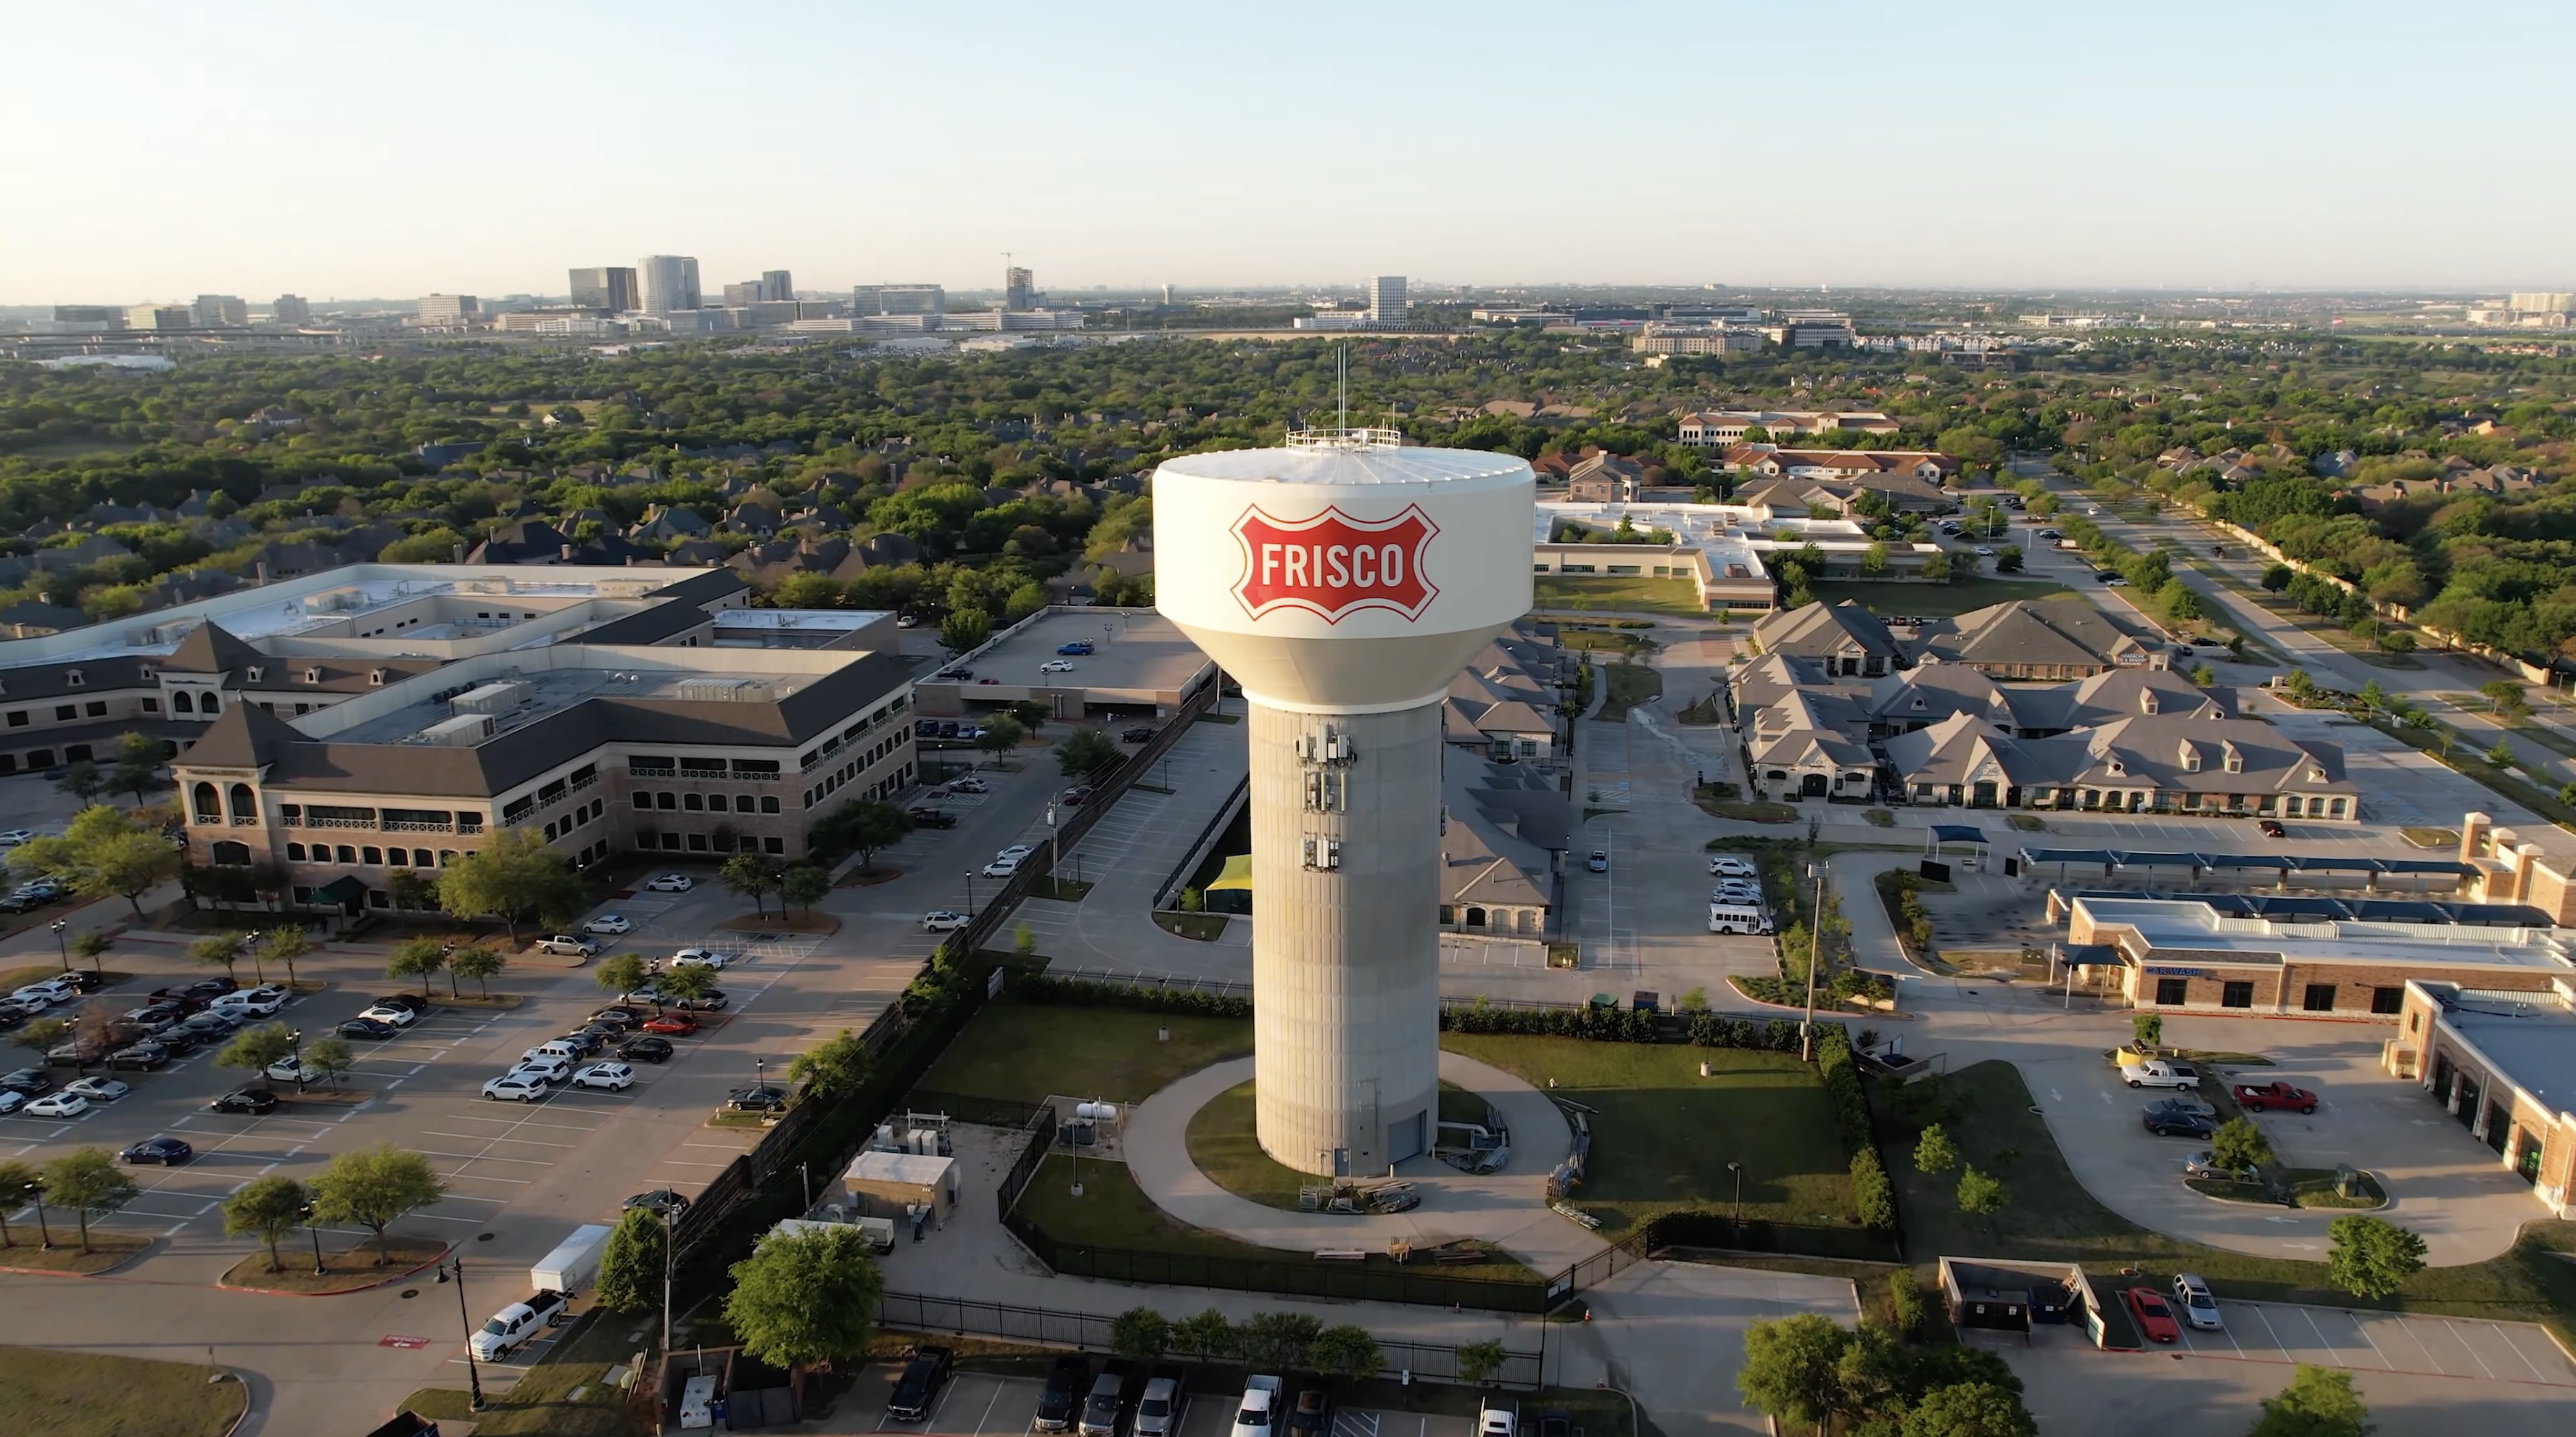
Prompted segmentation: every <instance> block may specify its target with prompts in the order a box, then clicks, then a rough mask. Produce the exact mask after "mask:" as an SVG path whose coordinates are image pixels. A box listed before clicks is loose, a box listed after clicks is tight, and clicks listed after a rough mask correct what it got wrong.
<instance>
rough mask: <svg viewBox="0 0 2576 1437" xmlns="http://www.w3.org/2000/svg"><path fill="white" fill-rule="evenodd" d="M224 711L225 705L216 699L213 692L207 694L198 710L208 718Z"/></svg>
mask: <svg viewBox="0 0 2576 1437" xmlns="http://www.w3.org/2000/svg"><path fill="white" fill-rule="evenodd" d="M223 711H224V706H223V705H222V704H221V703H220V702H218V701H217V700H216V698H215V696H214V695H213V694H208V695H206V701H205V703H204V704H202V705H200V706H199V708H198V712H200V713H203V714H204V715H205V716H206V717H208V718H213V717H214V716H215V715H217V714H219V713H222V712H223Z"/></svg>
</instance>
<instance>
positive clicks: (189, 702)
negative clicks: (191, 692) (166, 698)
mask: <svg viewBox="0 0 2576 1437" xmlns="http://www.w3.org/2000/svg"><path fill="white" fill-rule="evenodd" d="M196 711H197V702H196V700H194V699H192V698H189V697H188V691H187V690H186V689H172V690H171V691H170V712H172V713H174V714H192V713H195V712H196Z"/></svg>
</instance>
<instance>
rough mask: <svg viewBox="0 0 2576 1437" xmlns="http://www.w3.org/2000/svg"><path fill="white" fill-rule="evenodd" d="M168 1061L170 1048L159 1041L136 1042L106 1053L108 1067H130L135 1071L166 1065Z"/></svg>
mask: <svg viewBox="0 0 2576 1437" xmlns="http://www.w3.org/2000/svg"><path fill="white" fill-rule="evenodd" d="M169 1062H170V1050H169V1049H168V1048H165V1047H163V1046H162V1045H161V1044H159V1043H136V1044H134V1045H133V1046H131V1047H125V1048H119V1049H117V1050H116V1051H115V1052H113V1053H110V1054H108V1055H107V1065H108V1066H109V1067H111V1068H131V1069H134V1070H135V1071H137V1072H150V1071H151V1070H152V1069H154V1068H160V1067H167V1066H168V1065H169Z"/></svg>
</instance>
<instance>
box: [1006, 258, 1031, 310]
mask: <svg viewBox="0 0 2576 1437" xmlns="http://www.w3.org/2000/svg"><path fill="white" fill-rule="evenodd" d="M1002 308H1004V309H1035V308H1037V276H1035V275H1033V274H1031V273H1030V272H1029V271H1027V270H1025V269H1022V268H1020V267H1019V266H1018V265H1012V266H1011V267H1010V268H1008V269H1005V270H1003V271H1002Z"/></svg>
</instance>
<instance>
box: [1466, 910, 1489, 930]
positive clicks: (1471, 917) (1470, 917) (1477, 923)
mask: <svg viewBox="0 0 2576 1437" xmlns="http://www.w3.org/2000/svg"><path fill="white" fill-rule="evenodd" d="M1467 926H1468V927H1470V928H1482V927H1484V926H1485V910H1484V909H1482V908H1470V909H1468V910H1467Z"/></svg>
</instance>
